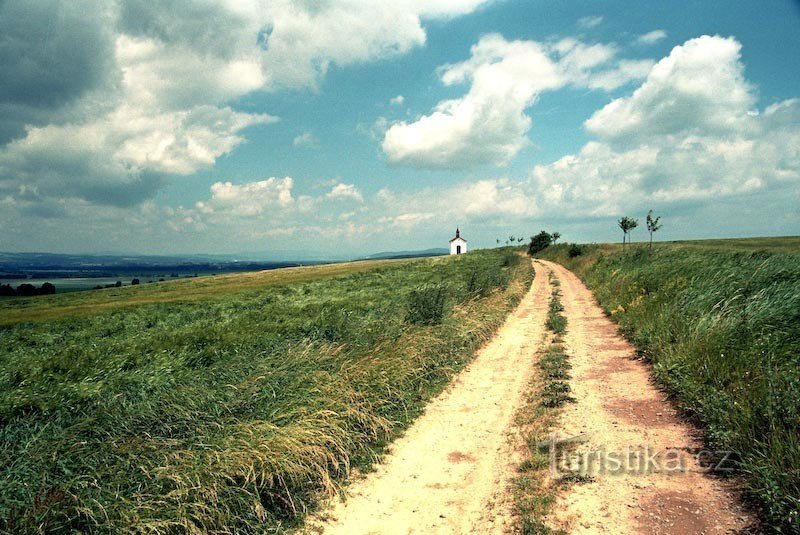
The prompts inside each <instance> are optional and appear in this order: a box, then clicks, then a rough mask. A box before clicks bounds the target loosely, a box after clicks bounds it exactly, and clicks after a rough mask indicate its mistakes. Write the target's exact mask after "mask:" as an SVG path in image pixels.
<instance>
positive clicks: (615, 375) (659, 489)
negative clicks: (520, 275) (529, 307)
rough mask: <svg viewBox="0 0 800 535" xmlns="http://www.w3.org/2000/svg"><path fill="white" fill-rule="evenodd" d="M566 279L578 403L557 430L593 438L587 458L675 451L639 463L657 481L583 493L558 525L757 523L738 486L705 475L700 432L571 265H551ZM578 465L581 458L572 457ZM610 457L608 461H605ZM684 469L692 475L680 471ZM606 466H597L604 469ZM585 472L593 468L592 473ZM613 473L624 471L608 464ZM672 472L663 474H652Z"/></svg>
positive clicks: (598, 479)
mask: <svg viewBox="0 0 800 535" xmlns="http://www.w3.org/2000/svg"><path fill="white" fill-rule="evenodd" d="M541 264H542V265H545V266H547V267H549V268H550V269H552V270H553V272H554V273H555V275H556V276H557V277H558V279H559V280H560V281H561V291H562V293H563V296H562V303H563V305H564V314H565V315H566V317H567V322H568V323H567V330H568V332H567V334H566V336H565V338H564V341H565V343H566V345H567V348H568V352H569V354H570V362H571V363H572V365H573V369H572V380H571V382H570V384H571V386H572V389H573V395H574V397H575V398H576V400H577V403H574V404H567V406H566V408H565V410H564V412H563V413H562V416H561V418H560V422H561V423H560V425H559V428H558V429H556V430H554V431H555V432H556V433H557V434H558V435H559V436H561V437H569V436H576V435H580V434H583V435H585V439H586V440H587V442H584V443H583V444H581V445H580V446H579V449H578V451H579V452H590V451H605V452H622V453H624V452H627V451H631V450H634V451H639V452H641V451H642V447H648V448H649V450H650V452H651V453H655V452H672V453H671V454H670V455H672V456H669V455H667V456H663V455H662V457H661V460H658V458H657V459H656V461H655V463H652V464H651V463H646V462H642V461H641V460H640V459H641V458H639V459H638V460H635V461H634V462H633V463H630V465H631V466H633V467H634V468H639V467H641V466H650V468H651V469H650V470H644V471H645V472H651V473H644V474H642V473H631V472H632V471H633V472H635V470H632V471H625V470H623V472H627V473H624V474H610V473H608V470H607V471H606V473H605V474H603V473H600V472H599V468H598V467H599V464H598V463H596V464H595V468H594V471H590V472H591V473H592V475H593V476H594V480H593V481H591V482H588V483H579V484H575V485H573V486H572V487H571V488H570V490H569V491H567V492H566V493H565V494H563V495H562V496H560V497H559V499H558V501H557V503H556V506H555V508H554V511H553V513H552V514H551V515H550V516H551V518H550V519H549V523H550V524H555V525H558V526H560V527H563V528H565V529H566V530H567V531H569V532H570V533H598V532H600V533H653V534H655V533H681V534H692V533H731V532H735V531H738V530H741V529H743V528H745V527H746V526H747V525H748V523H749V519H748V518H747V516H746V514H745V513H743V512H742V511H741V510H740V509H739V507H738V506H737V505H736V499H735V497H734V493H733V492H732V491H731V488H730V483H726V482H724V481H722V480H720V479H719V478H716V477H712V476H710V475H708V474H706V473H703V472H702V471H700V470H699V469H698V464H697V463H696V450H694V449H693V448H700V447H701V446H702V445H701V443H700V442H699V440H698V439H697V436H696V432H695V431H694V430H693V429H692V428H691V427H689V426H687V425H686V424H684V423H682V422H681V421H680V420H679V419H678V418H677V416H676V414H675V411H674V410H673V409H672V407H671V406H670V404H669V403H668V402H667V401H666V396H665V395H664V394H663V393H662V392H660V391H659V390H658V389H657V388H656V387H655V386H654V385H653V384H652V382H651V381H650V376H649V371H648V368H647V366H646V365H645V364H643V363H642V362H641V361H638V360H634V358H633V357H634V356H635V352H634V349H633V347H631V346H630V344H628V343H627V342H626V341H625V340H624V339H623V338H622V337H621V336H620V335H619V334H618V332H617V329H616V326H615V325H614V323H613V322H612V321H611V320H610V319H609V318H607V317H606V316H605V315H604V314H603V311H602V310H601V308H600V307H599V306H598V305H597V302H596V301H595V299H594V296H593V295H592V294H591V292H590V291H589V290H588V289H587V288H586V287H585V286H584V285H583V283H582V282H581V281H580V280H579V279H578V278H577V277H576V276H575V275H574V274H573V273H571V272H570V271H568V270H567V269H565V268H564V267H562V266H560V265H558V264H554V263H550V262H541ZM571 458H573V459H574V457H571ZM605 458H606V459H608V457H607V456H606V457H605ZM678 460H680V461H681V462H683V463H684V464H683V466H684V468H685V469H686V470H685V471H671V472H670V473H667V471H668V469H669V470H671V469H674V468H676V467H677V466H678V464H677V463H678ZM595 462H596V461H595ZM584 466H585V465H584ZM605 466H606V468H607V469H609V468H615V467H616V465H615V464H614V463H613V462H607V463H606V464H605ZM653 466H658V467H660V468H661V469H662V472H661V473H652V472H655V471H654V470H652V468H653Z"/></svg>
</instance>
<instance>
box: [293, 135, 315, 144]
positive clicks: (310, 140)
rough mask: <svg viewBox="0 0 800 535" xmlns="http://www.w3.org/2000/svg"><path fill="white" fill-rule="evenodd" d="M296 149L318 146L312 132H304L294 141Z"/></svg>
mask: <svg viewBox="0 0 800 535" xmlns="http://www.w3.org/2000/svg"><path fill="white" fill-rule="evenodd" d="M292 145H294V146H295V147H314V146H316V145H317V138H316V137H315V136H314V134H313V133H311V132H303V133H302V134H299V135H298V136H295V138H294V139H293V140H292Z"/></svg>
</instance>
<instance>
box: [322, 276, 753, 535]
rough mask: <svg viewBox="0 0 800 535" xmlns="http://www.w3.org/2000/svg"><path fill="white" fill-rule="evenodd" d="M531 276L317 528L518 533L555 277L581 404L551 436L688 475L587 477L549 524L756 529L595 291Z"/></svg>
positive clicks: (604, 529) (637, 529)
mask: <svg viewBox="0 0 800 535" xmlns="http://www.w3.org/2000/svg"><path fill="white" fill-rule="evenodd" d="M535 268H536V278H535V280H534V283H533V285H532V287H531V290H530V291H529V293H528V294H527V295H526V297H525V298H524V299H523V301H522V302H521V303H520V305H519V307H518V308H517V310H516V311H515V312H514V313H513V314H512V315H511V316H510V317H509V318H508V320H507V321H506V323H505V325H504V326H503V327H502V328H501V330H500V331H499V332H498V334H497V336H496V337H495V338H494V339H493V340H492V341H491V342H490V343H489V344H488V345H487V346H486V347H484V348H483V349H482V350H481V351H480V352H479V354H478V355H477V357H476V358H475V360H474V361H473V362H472V363H471V364H470V366H469V367H468V368H467V369H466V370H465V371H464V372H462V373H461V374H459V375H458V376H457V377H456V378H455V379H454V380H453V382H452V384H451V385H450V387H449V388H448V390H447V391H445V392H444V393H443V394H442V395H440V396H439V397H438V398H436V399H435V400H433V401H432V402H431V403H430V404H429V405H428V407H427V408H426V410H425V413H424V414H423V415H422V416H421V417H420V418H419V419H418V420H417V421H416V422H415V423H414V424H413V425H412V426H411V427H410V428H409V430H408V431H407V433H406V434H405V435H404V436H403V437H401V438H400V439H398V440H397V441H396V442H395V443H394V444H393V446H392V450H391V452H390V454H389V455H387V457H386V458H385V460H384V462H383V463H382V464H381V465H379V466H378V468H377V470H376V472H374V473H371V474H369V475H367V476H366V477H364V478H362V479H361V480H358V481H356V482H355V483H353V484H352V485H351V486H350V487H349V488H348V495H349V497H348V499H347V501H346V502H344V503H342V502H339V501H337V502H336V503H334V504H332V505H331V507H330V509H329V510H328V511H326V512H325V513H324V514H323V515H320V516H318V517H317V518H316V519H314V520H312V521H311V522H310V523H309V531H315V532H319V531H323V532H324V533H326V534H337V533H341V534H348V535H354V534H364V533H391V534H401V533H515V532H519V526H518V523H517V522H516V520H515V518H514V516H513V511H512V504H511V499H510V493H509V491H508V486H509V483H510V481H511V479H512V478H513V477H514V475H515V473H516V467H517V464H518V463H519V461H520V458H519V457H518V451H519V449H520V448H519V447H518V446H519V438H518V437H515V436H514V435H513V434H514V425H513V417H514V414H515V411H516V410H518V409H519V407H520V406H521V404H522V402H523V398H524V394H525V392H526V388H528V387H529V383H530V380H531V378H532V374H533V373H536V372H535V371H534V370H535V364H536V353H537V351H538V349H539V348H540V347H541V345H542V343H543V339H544V336H545V328H544V323H545V319H546V313H547V304H548V298H549V296H550V287H549V284H548V274H549V273H550V272H551V271H552V272H553V273H554V274H555V276H556V277H557V278H558V279H559V280H560V281H561V289H562V293H563V296H562V303H563V305H564V314H565V315H566V317H567V320H568V327H567V329H568V332H567V335H566V337H565V340H564V341H565V343H566V346H567V348H568V352H569V354H570V360H571V363H572V365H573V370H572V380H571V381H570V384H571V386H572V389H573V395H574V397H575V398H576V403H574V404H569V405H568V406H567V408H566V410H565V411H564V412H563V414H562V417H561V418H560V424H559V425H558V426H557V429H554V432H555V433H556V434H557V435H558V436H560V437H571V436H576V435H583V436H584V437H585V442H584V443H582V444H580V446H579V447H578V450H577V452H575V454H580V453H591V452H601V451H602V452H617V451H619V452H625V451H629V450H631V449H637V448H638V450H637V451H639V450H641V448H643V447H646V448H648V449H649V450H648V451H650V450H652V451H657V452H672V453H670V454H668V457H669V455H673V456H676V457H677V458H679V459H680V461H681V462H683V463H684V468H686V471H681V472H675V471H672V472H670V473H669V474H667V473H663V472H661V473H656V472H654V471H648V470H644V472H645V473H641V472H642V470H638V471H636V473H633V472H632V471H630V470H629V471H627V472H625V473H621V474H604V473H599V472H598V473H594V472H592V473H590V474H589V475H590V476H591V479H590V480H589V481H588V482H584V483H579V484H575V485H573V486H572V487H570V489H569V490H567V491H565V492H564V493H562V495H561V496H560V497H559V499H558V501H557V503H556V505H555V507H554V509H553V511H552V513H551V515H550V517H549V518H548V519H547V520H548V524H550V525H552V526H553V527H560V528H563V529H565V530H566V531H568V532H574V533H579V532H582V533H647V534H660V533H682V534H683V533H689V534H691V533H697V534H700V533H729V532H732V531H736V530H740V529H742V528H744V527H745V526H746V525H748V523H749V519H748V518H747V517H746V515H745V514H744V513H743V512H741V511H740V510H739V508H738V507H737V505H736V501H735V499H734V497H733V496H734V494H733V493H732V492H731V489H730V488H728V487H727V486H726V484H724V483H723V482H721V481H720V480H718V479H715V478H713V477H711V476H709V475H707V474H705V473H701V472H700V471H698V470H697V468H698V465H697V464H696V463H695V461H694V458H693V456H694V455H695V449H694V448H699V447H700V443H699V442H698V441H697V440H696V439H695V438H693V434H694V433H693V430H692V429H691V428H690V427H688V426H686V425H685V424H683V423H681V422H680V421H679V419H678V418H677V417H676V415H675V413H674V411H673V409H672V408H671V407H670V405H669V403H668V402H667V401H666V399H665V396H664V395H663V394H662V393H661V392H659V391H658V390H657V389H656V388H655V387H654V386H653V385H652V384H651V382H650V380H649V374H648V370H647V368H646V366H645V365H644V364H642V363H641V362H639V361H637V360H635V359H634V358H633V357H634V355H635V353H634V351H633V348H632V347H631V346H630V345H629V344H628V343H627V342H625V340H624V339H622V338H621V337H620V335H619V334H618V333H617V330H616V327H615V325H614V324H613V323H612V322H611V321H610V320H609V319H608V318H607V317H605V315H604V314H603V312H602V310H601V309H600V307H599V306H598V305H597V303H596V301H595V300H594V297H593V296H592V294H591V293H590V292H589V290H588V289H587V288H586V287H585V286H584V285H583V284H582V283H581V282H580V280H578V279H577V277H575V275H573V274H572V273H571V272H569V271H568V270H566V269H564V268H563V267H561V266H559V265H557V264H552V263H549V262H538V261H537V262H536V263H535ZM570 459H572V457H570V458H568V459H567V461H569V460H570ZM661 462H662V464H664V463H665V462H666V461H664V460H662V461H661ZM669 467H670V468H673V467H674V462H673V463H672V464H670V465H669ZM589 472H591V471H589Z"/></svg>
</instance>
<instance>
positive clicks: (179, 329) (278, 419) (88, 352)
mask: <svg viewBox="0 0 800 535" xmlns="http://www.w3.org/2000/svg"><path fill="white" fill-rule="evenodd" d="M531 278H532V270H531V268H530V263H529V262H528V261H527V260H523V259H522V258H521V257H520V255H519V254H518V252H516V251H513V250H510V249H496V250H491V251H476V252H471V253H469V254H468V255H462V256H458V257H443V258H437V259H427V260H416V261H402V262H370V263H355V264H349V265H340V266H319V267H314V268H303V269H296V270H281V271H280V272H278V271H275V272H268V273H253V274H242V275H228V276H223V277H216V278H209V279H201V280H194V281H176V282H174V283H170V284H164V285H141V286H136V287H127V288H121V289H110V290H102V291H98V292H86V293H82V294H66V295H56V296H50V297H48V298H45V299H44V300H42V299H39V300H36V301H35V302H34V301H32V300H31V301H27V300H24V299H17V300H14V301H13V302H6V303H3V305H2V307H3V308H2V310H0V315H1V316H2V319H3V321H2V322H1V323H3V324H4V326H2V327H0V333H1V336H0V444H2V448H0V467H2V468H1V470H2V474H3V477H2V478H0V531H2V532H68V531H76V532H87V531H101V532H149V533H186V532H193V533H199V532H244V533H252V532H279V531H281V530H283V529H286V528H288V527H292V526H295V525H297V524H298V523H299V522H301V521H302V519H303V517H304V515H305V514H306V512H307V511H309V510H310V509H313V508H314V507H315V505H316V504H317V503H318V500H319V499H320V498H321V497H323V496H325V495H330V494H333V493H336V492H337V490H338V488H339V486H340V484H342V482H344V481H346V479H347V478H348V476H349V474H350V471H351V469H353V468H354V467H357V468H361V469H367V468H368V467H369V466H370V465H371V463H372V462H373V461H374V460H375V459H376V456H377V455H378V454H379V453H380V451H381V448H382V447H383V446H385V445H386V444H387V443H388V442H389V441H391V440H392V439H393V438H394V437H395V436H396V435H397V434H398V433H399V432H400V431H402V430H403V429H404V428H405V427H407V426H408V425H409V423H410V422H411V421H412V420H413V419H414V418H415V417H416V416H417V415H418V414H419V413H420V411H421V410H422V408H423V406H424V404H425V402H426V401H427V400H428V399H430V398H431V397H432V396H433V395H435V394H437V393H438V392H440V391H441V390H442V389H443V388H444V386H445V385H446V384H447V381H448V380H449V379H450V377H451V376H452V375H453V374H454V373H456V372H457V371H459V370H460V369H462V368H463V367H464V366H465V365H466V363H467V362H469V360H470V359H471V358H472V357H473V354H474V351H475V350H476V349H477V348H478V347H479V346H480V345H481V344H482V343H483V342H484V341H485V340H486V339H488V338H489V337H490V336H491V335H492V334H493V333H494V331H495V330H496V329H497V328H498V327H499V326H500V325H501V324H502V323H503V321H504V320H505V318H506V316H507V314H508V313H509V312H510V310H512V309H513V307H514V306H515V305H516V304H517V303H518V302H519V300H520V299H521V298H522V296H523V295H524V294H525V292H526V291H527V288H528V287H529V283H530V280H531ZM48 302H49V305H50V306H48Z"/></svg>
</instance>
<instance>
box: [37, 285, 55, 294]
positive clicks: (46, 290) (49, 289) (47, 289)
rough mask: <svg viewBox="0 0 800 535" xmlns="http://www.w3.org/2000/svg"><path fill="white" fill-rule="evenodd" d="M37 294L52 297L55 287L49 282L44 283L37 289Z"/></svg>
mask: <svg viewBox="0 0 800 535" xmlns="http://www.w3.org/2000/svg"><path fill="white" fill-rule="evenodd" d="M39 293H40V294H41V295H53V294H54V293H56V287H55V285H54V284H52V283H50V282H45V283H44V284H42V287H41V288H39Z"/></svg>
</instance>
